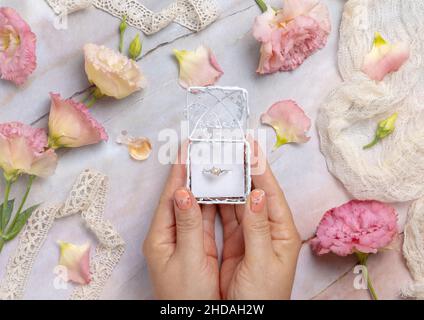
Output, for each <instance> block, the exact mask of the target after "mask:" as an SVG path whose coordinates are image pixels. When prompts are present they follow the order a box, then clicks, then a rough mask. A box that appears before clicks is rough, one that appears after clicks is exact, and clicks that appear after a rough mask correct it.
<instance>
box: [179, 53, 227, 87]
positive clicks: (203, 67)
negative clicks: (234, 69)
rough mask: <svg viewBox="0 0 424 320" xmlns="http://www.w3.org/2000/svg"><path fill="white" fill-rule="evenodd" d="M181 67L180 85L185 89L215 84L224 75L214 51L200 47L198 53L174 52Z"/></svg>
mask: <svg viewBox="0 0 424 320" xmlns="http://www.w3.org/2000/svg"><path fill="white" fill-rule="evenodd" d="M174 54H175V57H176V58H177V60H178V63H179V65H180V80H179V81H180V85H181V86H182V87H183V88H186V89H188V88H189V87H196V86H199V87H205V86H211V85H213V84H215V83H216V82H217V81H218V79H219V78H220V77H221V76H222V75H223V74H224V72H223V71H222V69H221V67H220V66H219V64H218V62H217V60H216V58H215V55H214V54H213V53H212V51H211V50H210V49H209V48H207V47H205V46H200V47H198V48H197V49H196V51H187V50H174Z"/></svg>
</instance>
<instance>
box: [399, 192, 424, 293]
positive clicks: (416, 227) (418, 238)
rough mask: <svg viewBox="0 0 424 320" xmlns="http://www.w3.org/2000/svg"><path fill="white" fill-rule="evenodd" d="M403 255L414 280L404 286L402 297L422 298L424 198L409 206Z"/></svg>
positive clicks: (423, 284)
mask: <svg viewBox="0 0 424 320" xmlns="http://www.w3.org/2000/svg"><path fill="white" fill-rule="evenodd" d="M403 255H404V257H405V259H406V262H407V265H408V268H409V271H410V272H411V275H412V278H413V279H414V280H415V282H414V283H411V284H409V285H408V286H407V287H406V288H404V290H403V291H402V294H403V296H404V297H414V298H418V299H424V198H422V199H420V200H417V201H415V202H414V203H413V204H412V205H411V207H410V208H409V211H408V219H407V222H406V225H405V229H404V240H403Z"/></svg>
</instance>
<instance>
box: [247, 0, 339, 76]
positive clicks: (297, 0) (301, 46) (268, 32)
mask: <svg viewBox="0 0 424 320" xmlns="http://www.w3.org/2000/svg"><path fill="white" fill-rule="evenodd" d="M330 31H331V23H330V18H329V12H328V9H327V7H326V6H325V5H324V4H323V3H321V1H319V0H285V1H284V7H283V9H280V10H277V11H274V9H272V8H271V7H269V6H268V10H267V11H266V12H264V13H263V14H262V15H260V16H259V17H257V18H256V20H255V24H254V26H253V36H254V37H255V38H256V40H258V41H259V42H261V44H262V45H261V51H260V52H261V57H260V61H259V67H258V69H257V72H258V73H259V74H268V73H274V72H277V71H290V70H294V69H296V68H297V67H299V66H300V65H301V64H302V63H303V62H304V61H305V59H306V58H308V57H309V56H310V55H312V54H313V53H314V52H315V51H317V50H318V49H321V48H323V47H324V46H325V44H326V43H327V37H328V35H329V34H330Z"/></svg>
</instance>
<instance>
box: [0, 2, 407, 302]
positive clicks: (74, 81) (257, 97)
mask: <svg viewBox="0 0 424 320" xmlns="http://www.w3.org/2000/svg"><path fill="white" fill-rule="evenodd" d="M170 1H171V0H166V1H165V0H162V1H156V0H144V1H143V3H145V4H146V5H147V6H150V7H151V8H154V9H158V8H160V7H161V6H164V5H166V4H167V3H169V2H170ZM218 2H219V4H220V7H221V16H220V18H219V19H218V21H216V22H215V23H214V24H212V25H211V26H210V27H208V28H207V29H206V30H204V31H202V32H199V33H197V34H195V33H192V32H190V31H189V30H187V29H184V28H182V27H180V26H178V25H175V24H174V25H172V26H170V27H168V28H167V29H165V30H163V31H162V32H159V33H158V34H156V35H153V36H150V37H145V36H144V35H143V36H142V38H143V45H144V55H143V58H142V59H141V61H139V65H140V67H141V68H142V69H143V71H144V72H145V74H146V77H147V78H148V81H149V86H148V88H147V89H146V90H144V91H143V92H141V93H137V94H134V95H133V96H131V97H129V98H128V99H125V100H122V101H114V100H105V101H102V102H100V103H99V104H97V105H96V106H95V107H94V108H93V112H94V114H95V116H96V117H97V118H98V119H99V120H100V121H102V122H103V123H104V125H105V127H106V129H107V131H108V133H109V135H110V140H109V142H107V143H103V144H99V145H97V146H94V147H86V148H80V149H78V150H66V151H60V163H59V166H58V169H57V172H56V174H55V175H54V176H53V177H51V178H49V179H46V180H38V181H36V183H35V186H34V188H33V191H32V193H31V196H30V199H29V203H34V202H39V201H45V202H61V201H63V200H64V199H65V197H66V195H67V193H68V192H69V190H70V188H71V185H72V184H73V182H74V180H75V178H76V177H77V175H78V174H79V173H80V172H81V171H82V170H83V169H85V168H93V169H96V170H99V171H101V172H103V173H105V174H106V175H108V176H109V178H110V185H111V187H110V192H109V198H108V204H107V209H106V217H107V218H108V219H110V220H111V221H112V222H113V224H114V225H115V226H116V227H117V229H118V231H119V232H120V233H121V234H122V235H123V237H124V239H125V241H126V243H127V248H126V252H125V254H124V256H123V258H122V260H121V262H120V264H119V265H118V267H117V268H116V270H115V272H114V274H113V276H112V278H111V279H110V281H109V282H108V284H107V287H106V289H105V291H104V293H103V295H102V298H104V299H147V298H152V292H151V286H150V282H149V275H148V273H147V269H146V262H145V259H144V257H143V255H142V253H141V249H140V248H141V244H142V242H143V239H144V237H145V235H146V232H147V229H148V227H149V224H150V221H151V217H152V214H153V211H154V208H155V206H156V203H157V200H158V198H159V195H160V192H161V189H162V187H163V185H164V182H165V180H166V178H167V174H168V170H169V167H168V166H164V165H161V164H160V163H159V162H158V159H157V151H158V149H159V147H160V145H161V142H159V141H158V132H159V131H160V130H161V129H164V128H173V129H176V130H179V127H180V120H182V119H183V118H184V113H183V108H184V103H185V91H184V90H182V89H181V88H180V87H179V85H178V83H177V72H178V68H177V64H176V62H175V59H174V58H173V56H172V49H173V48H178V49H194V48H196V47H197V46H198V45H200V44H207V45H208V46H210V47H211V48H212V49H213V51H214V52H215V54H216V56H217V58H218V61H219V63H220V64H221V66H222V68H223V69H224V71H225V75H224V76H223V77H222V78H221V80H220V82H219V85H231V86H240V87H244V88H246V89H247V90H248V91H249V95H250V109H251V115H252V118H253V119H252V120H253V121H252V123H253V124H254V126H256V127H257V126H259V121H258V119H259V115H260V114H261V113H262V112H264V111H265V110H266V109H267V108H268V107H269V106H270V105H271V104H272V103H274V102H276V101H278V100H282V99H294V100H296V101H297V102H298V103H299V104H300V105H301V106H303V108H304V109H305V111H306V113H307V114H308V115H309V116H310V117H311V118H312V119H315V118H316V114H317V110H318V108H319V105H320V102H321V101H322V100H323V99H324V98H325V96H326V95H327V94H328V93H329V91H330V90H331V89H332V88H334V87H335V86H337V84H338V83H340V81H341V79H340V76H339V74H338V70H337V62H336V52H337V41H338V26H339V23H340V19H341V13H342V9H343V5H344V2H345V1H343V0H325V1H324V2H325V3H327V5H328V6H329V8H330V12H331V21H332V25H333V31H332V32H331V35H330V38H329V42H328V44H327V46H326V47H325V48H324V49H323V50H321V51H320V52H318V53H316V54H315V55H313V56H312V57H311V58H310V59H308V60H307V61H306V62H305V63H304V64H303V65H302V66H301V67H300V68H299V69H297V70H296V71H294V72H290V73H277V74H274V75H270V76H264V77H259V76H257V75H256V74H255V69H256V66H257V61H258V57H259V47H258V44H257V42H256V41H255V40H254V39H253V37H252V35H251V26H252V22H253V19H254V17H255V16H256V15H258V14H259V9H258V8H257V6H256V4H255V3H254V1H253V0H232V1H227V0H219V1H218ZM273 3H275V4H278V3H279V1H274V2H273ZM0 5H1V6H10V7H13V8H15V9H17V10H18V11H19V12H20V13H21V15H22V16H23V17H25V19H26V20H27V21H28V23H29V24H30V25H31V27H32V28H33V30H34V32H35V33H36V34H37V37H38V42H37V56H38V67H37V69H36V71H35V73H34V74H33V75H32V76H31V78H30V80H29V81H28V82H27V83H26V84H25V85H24V86H23V87H20V88H16V87H15V86H14V85H12V84H10V83H7V82H5V81H0V122H7V121H12V120H19V121H22V122H26V123H31V124H34V125H36V126H45V124H46V113H47V112H48V109H49V97H48V93H49V92H50V91H53V92H59V93H61V94H62V95H63V96H70V95H71V94H73V93H74V92H76V91H79V90H81V89H84V88H85V87H87V80H86V77H85V73H84V71H83V54H82V46H83V45H84V44H85V43H87V42H94V43H98V44H105V45H107V46H110V47H116V46H117V43H118V33H117V27H118V24H119V22H118V20H116V19H115V18H113V17H112V16H110V15H108V14H106V13H104V12H102V11H99V10H96V9H93V8H91V9H88V10H85V11H81V12H77V13H74V14H72V15H71V16H70V17H69V21H68V24H69V25H68V29H67V30H56V29H55V28H54V27H53V21H54V19H55V16H54V14H53V12H52V11H51V10H50V8H49V7H48V6H47V4H46V3H45V2H44V1H43V0H32V1H19V0H1V1H0ZM136 32H137V30H135V29H133V28H129V32H128V38H130V37H131V36H132V35H134V34H135V33H136ZM123 129H125V130H128V131H129V132H130V133H131V134H133V135H143V136H147V137H149V138H150V139H151V140H152V142H153V148H154V152H153V154H152V156H151V157H150V159H148V160H147V161H145V162H136V161H133V160H131V159H130V158H129V157H128V154H127V153H126V150H125V148H124V147H122V146H119V145H117V144H116V143H115V142H114V141H115V139H116V137H117V135H118V134H119V132H120V131H121V130H123ZM269 130H271V129H269ZM270 133H271V131H270ZM311 136H312V139H311V141H310V142H309V143H307V144H306V145H302V146H285V147H283V148H281V149H279V150H278V151H276V152H274V153H272V154H269V158H270V161H271V163H272V168H273V170H274V172H275V174H276V176H277V178H278V180H279V182H280V184H281V186H282V187H283V189H284V190H285V192H286V196H287V199H288V202H289V204H290V206H291V208H292V211H293V214H294V217H295V221H296V224H297V226H298V229H299V231H300V233H301V235H302V238H303V239H304V240H305V244H304V246H303V248H302V251H301V255H300V259H299V264H298V269H297V274H296V281H295V287H294V291H293V298H297V299H310V298H314V297H318V298H327V299H337V298H354V297H357V296H358V292H357V290H354V289H353V285H352V281H350V280H346V279H350V278H348V277H347V276H346V275H351V274H352V271H351V269H352V267H353V266H354V260H352V259H349V258H347V259H342V258H338V257H334V256H327V257H321V258H317V257H315V256H313V255H312V254H311V251H310V248H309V245H308V244H307V242H306V241H307V239H309V238H310V237H311V236H312V235H313V233H314V230H315V227H316V225H317V223H318V221H319V219H320V217H321V215H322V214H323V212H325V211H326V210H327V209H329V208H331V207H334V206H337V205H340V204H342V203H343V202H345V201H346V200H348V199H349V198H350V196H349V194H347V192H346V191H345V190H344V188H343V186H342V185H341V184H340V183H339V182H338V181H337V180H336V179H335V178H334V177H332V176H331V175H330V174H329V173H328V171H327V168H326V165H325V160H324V158H323V156H322V155H321V153H320V152H319V148H318V136H317V133H316V129H315V127H314V126H313V128H312V130H311ZM273 139H274V135H273V134H270V135H268V141H267V146H268V149H269V150H271V146H272V144H273V142H274V141H273ZM3 190H4V186H3V185H0V194H2V193H3ZM21 191H22V185H19V186H17V187H16V188H15V189H14V193H15V194H16V193H19V192H21ZM397 207H398V209H399V213H400V223H401V224H403V221H404V217H405V208H406V205H402V206H397ZM218 232H219V229H218ZM218 238H219V237H218ZM59 239H60V240H68V241H72V242H75V243H83V242H84V241H85V240H87V239H91V241H94V239H92V236H91V235H90V234H89V233H88V232H87V231H86V230H85V229H84V227H83V226H82V224H81V221H80V220H79V219H78V218H77V217H70V218H67V219H63V221H59V222H57V223H56V224H55V225H54V227H53V228H52V230H51V232H50V233H49V235H48V239H47V241H46V243H45V245H44V246H43V248H42V250H41V252H40V255H39V257H38V259H37V261H36V263H35V266H34V269H33V273H32V275H31V277H30V280H29V283H28V288H27V290H26V294H25V298H28V299H47V298H48V299H65V298H66V297H68V296H69V294H70V290H71V287H70V288H69V289H68V290H56V289H54V287H53V279H54V277H55V275H54V274H53V268H54V266H55V265H56V263H57V261H58V255H59V251H58V246H57V245H56V243H55V242H56V241H57V240H59ZM15 246H16V241H14V242H12V243H8V244H7V245H6V247H5V249H4V250H3V252H2V253H1V256H0V276H2V275H3V274H4V268H5V265H6V262H7V259H8V257H9V255H10V254H11V253H12V251H13V250H14V248H15ZM374 259H379V260H376V261H380V263H379V264H378V268H376V269H375V272H376V273H378V276H376V277H375V278H376V281H377V283H376V287H377V288H378V289H379V290H380V291H382V292H383V295H382V296H383V297H389V298H396V297H397V290H395V288H394V286H393V281H394V279H402V281H406V280H407V279H409V276H408V274H407V271H406V269H405V266H404V263H403V260H402V258H401V253H400V250H396V251H393V252H392V253H391V254H390V255H385V256H382V257H372V258H370V261H371V270H370V272H373V270H372V268H373V266H374V265H375V264H373V263H372V262H373V260H374ZM384 266H390V268H391V269H390V270H391V273H390V274H389V275H385V274H384V273H385V272H387V268H386V269H385V268H384ZM383 275H385V276H383ZM391 275H393V276H392V277H391ZM390 280H393V281H390ZM389 284H390V285H389ZM401 285H402V283H401V282H397V287H400V286H401ZM340 292H343V293H344V294H340ZM360 294H361V295H362V296H361V297H365V298H367V295H366V293H364V292H361V293H360Z"/></svg>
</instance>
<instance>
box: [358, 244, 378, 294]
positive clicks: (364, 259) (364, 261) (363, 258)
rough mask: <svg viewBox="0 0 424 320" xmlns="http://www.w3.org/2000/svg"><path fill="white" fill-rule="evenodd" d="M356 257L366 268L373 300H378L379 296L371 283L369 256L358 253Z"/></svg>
mask: <svg viewBox="0 0 424 320" xmlns="http://www.w3.org/2000/svg"><path fill="white" fill-rule="evenodd" d="M356 256H357V257H358V261H359V264H360V265H362V266H364V268H365V272H366V278H367V287H368V291H369V292H370V295H371V297H372V298H373V300H378V297H377V294H376V292H375V290H374V286H373V285H372V282H371V277H370V273H369V272H368V268H367V260H368V254H367V253H362V252H357V253H356Z"/></svg>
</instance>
